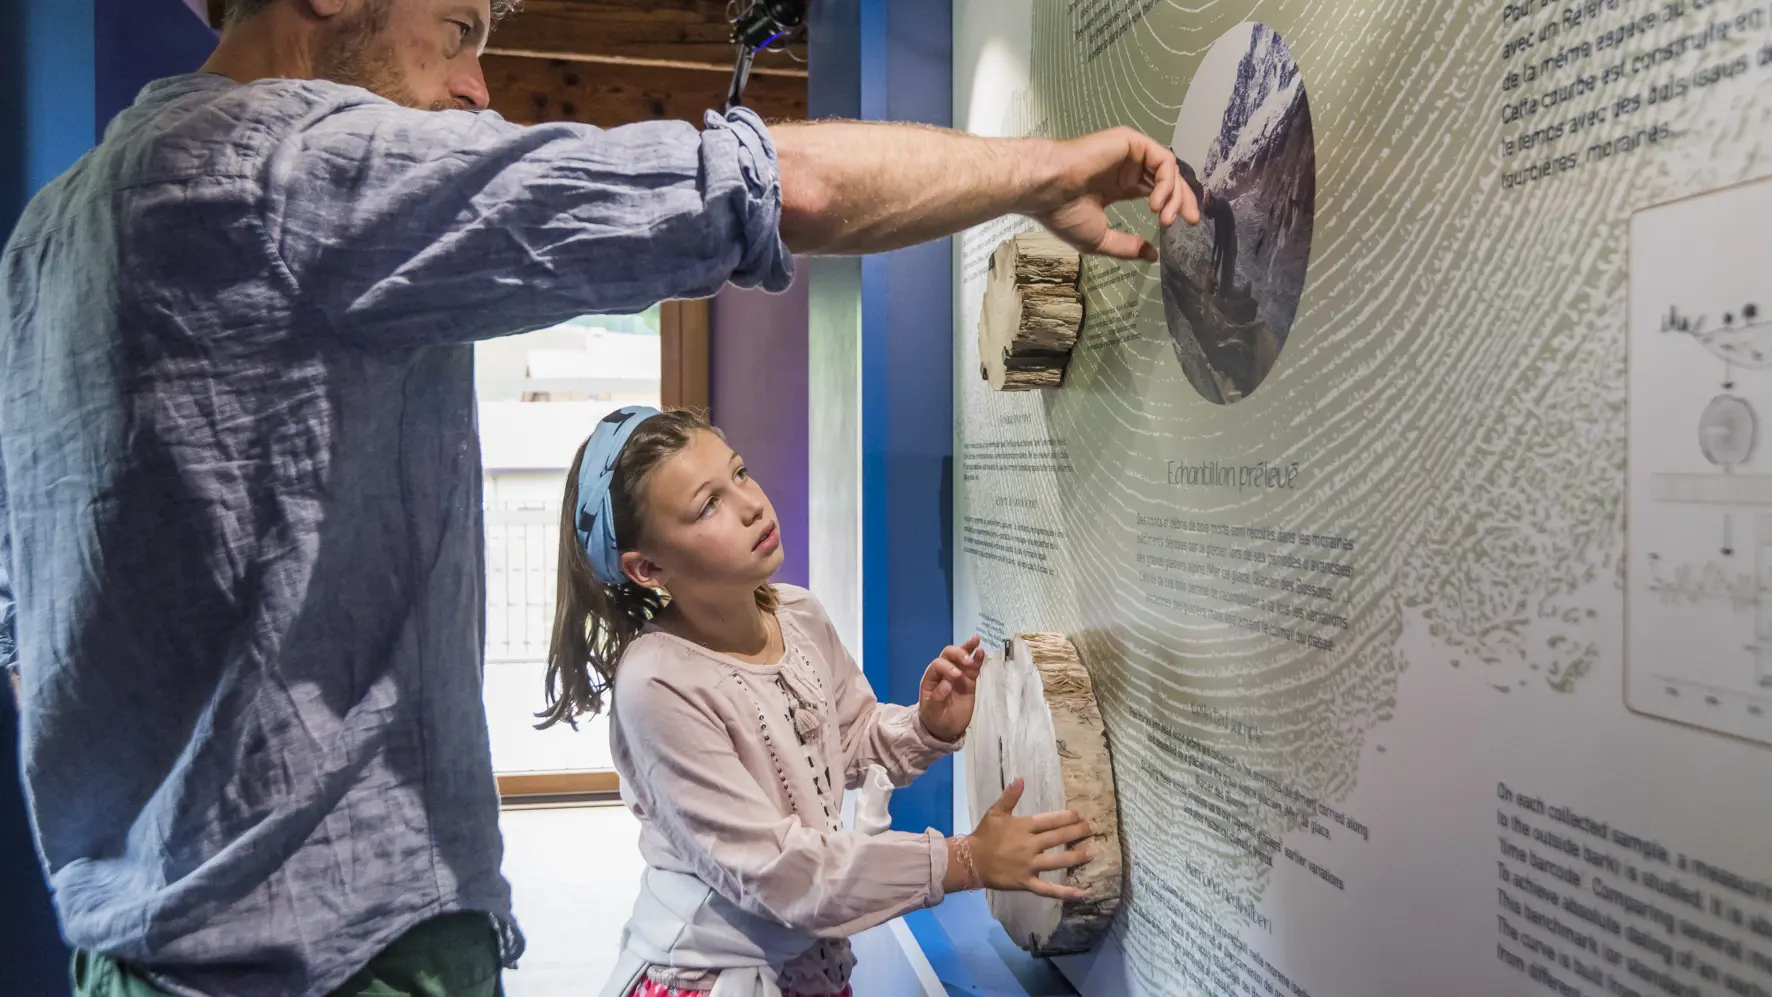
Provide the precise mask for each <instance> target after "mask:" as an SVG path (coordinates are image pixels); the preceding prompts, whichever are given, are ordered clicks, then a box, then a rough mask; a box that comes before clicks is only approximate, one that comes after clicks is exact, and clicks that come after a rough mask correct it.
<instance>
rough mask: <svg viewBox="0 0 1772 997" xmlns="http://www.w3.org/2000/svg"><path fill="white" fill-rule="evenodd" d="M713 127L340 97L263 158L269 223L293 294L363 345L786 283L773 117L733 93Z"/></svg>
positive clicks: (469, 336)
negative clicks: (565, 118)
mask: <svg viewBox="0 0 1772 997" xmlns="http://www.w3.org/2000/svg"><path fill="white" fill-rule="evenodd" d="M706 126H707V127H706V129H705V130H703V131H699V132H698V131H697V130H696V129H695V128H694V126H693V125H691V124H689V123H688V122H683V121H655V122H645V123H641V124H634V125H628V126H624V127H621V128H613V129H599V128H594V127H591V126H587V125H579V124H573V123H555V124H547V125H537V126H533V127H520V126H517V125H513V124H511V123H509V122H507V121H505V120H504V119H503V118H500V117H499V116H498V115H496V114H491V113H482V114H474V113H469V112H463V111H437V112H431V111H415V110H411V109H407V108H402V107H397V106H395V105H392V104H387V103H385V102H377V103H363V104H357V105H351V106H347V107H344V108H340V109H337V110H333V111H331V112H329V113H325V114H321V115H318V116H317V117H315V118H314V119H313V120H312V121H309V122H307V123H306V124H305V125H304V126H303V127H300V128H298V129H295V130H293V131H292V132H291V133H290V135H289V136H288V137H287V138H286V139H285V140H283V141H282V142H280V143H278V145H277V147H276V149H275V151H274V152H273V153H272V154H271V155H270V156H269V157H268V160H267V163H266V165H265V170H266V173H265V176H264V177H263V178H262V182H263V186H264V190H265V217H266V229H267V232H268V236H269V238H270V240H271V243H272V249H273V251H274V253H275V254H276V256H277V257H278V259H279V262H280V264H281V265H282V266H283V267H285V268H286V269H287V271H288V279H289V280H290V281H292V282H293V283H294V284H295V285H296V289H297V290H298V291H299V292H300V294H301V296H302V297H303V298H304V299H305V300H308V301H310V302H312V303H313V304H314V306H315V307H317V308H318V309H319V310H320V311H321V312H322V313H323V314H324V316H325V317H326V318H327V319H328V324H329V325H330V326H331V327H332V328H333V329H334V330H336V331H337V332H338V333H339V334H340V335H343V336H346V337H350V338H352V339H354V340H358V341H362V342H364V343H365V344H366V345H374V344H386V345H394V346H413V345H426V344H429V343H436V342H466V341H471V340H476V339H485V338H490V337H493V336H499V335H506V334H510V333H515V332H522V331H526V330H529V329H534V328H539V327H542V326H546V325H551V324H554V323H557V322H561V321H564V320H566V319H569V318H573V317H575V316H578V315H583V314H590V313H604V314H610V313H626V312H636V311H640V310H643V309H645V308H647V307H648V306H650V305H652V304H654V303H656V302H658V301H661V300H664V299H667V298H693V297H705V296H707V295H710V294H713V293H714V292H715V291H717V290H719V289H720V287H721V286H723V285H725V284H726V283H728V282H731V283H735V284H739V285H742V286H760V287H763V288H765V289H768V290H782V289H784V288H786V287H787V285H788V284H789V282H790V281H791V279H792V276H793V274H792V257H791V256H790V255H789V253H788V250H787V247H786V245H785V244H784V243H783V242H782V239H781V234H780V227H781V178H780V173H779V171H778V169H777V166H776V159H775V149H774V146H773V144H772V143H771V141H770V137H769V133H768V130H767V129H766V128H765V127H764V125H763V123H762V121H761V120H760V119H758V118H757V117H756V115H755V114H753V113H752V112H750V111H748V110H744V109H742V108H741V109H737V110H734V111H733V112H731V113H730V114H729V115H726V116H721V115H718V114H709V115H708V119H707V122H706Z"/></svg>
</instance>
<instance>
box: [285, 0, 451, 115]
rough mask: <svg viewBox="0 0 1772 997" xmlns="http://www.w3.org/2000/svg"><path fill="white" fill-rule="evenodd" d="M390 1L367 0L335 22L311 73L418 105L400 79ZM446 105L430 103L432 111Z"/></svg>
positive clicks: (394, 100) (415, 96)
mask: <svg viewBox="0 0 1772 997" xmlns="http://www.w3.org/2000/svg"><path fill="white" fill-rule="evenodd" d="M392 9H393V0H367V2H365V3H364V5H363V9H362V10H361V11H360V12H358V14H357V16H355V17H353V18H350V19H349V20H346V21H344V22H343V23H341V24H339V25H338V26H337V27H336V28H334V29H333V31H332V36H331V38H330V39H328V44H327V45H326V47H325V49H324V50H323V51H322V52H321V54H320V59H319V62H318V64H317V65H316V66H315V69H316V73H315V75H317V76H319V77H320V78H321V79H326V80H332V81H333V82H335V83H343V84H345V85H347V86H354V87H362V88H363V89H365V90H368V91H369V92H371V93H374V94H377V95H379V96H382V97H386V98H387V99H388V100H391V101H393V102H394V103H396V104H404V105H406V106H407V107H420V106H422V105H421V104H420V102H419V99H418V95H417V94H415V93H413V92H412V90H411V88H409V87H408V86H407V85H406V81H405V80H403V79H401V77H400V71H399V69H398V68H397V67H398V60H397V58H396V56H395V53H394V39H393V37H392V36H391V35H390V34H389V33H388V20H389V17H390V14H391V12H392ZM448 106H449V105H448V104H432V105H431V107H430V109H431V110H433V111H437V110H442V109H444V108H446V107H448Z"/></svg>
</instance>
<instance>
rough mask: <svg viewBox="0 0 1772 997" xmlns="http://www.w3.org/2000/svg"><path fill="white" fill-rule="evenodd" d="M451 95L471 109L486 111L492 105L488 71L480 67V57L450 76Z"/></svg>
mask: <svg viewBox="0 0 1772 997" xmlns="http://www.w3.org/2000/svg"><path fill="white" fill-rule="evenodd" d="M449 95H450V96H451V97H454V98H455V100H456V102H457V103H459V104H461V105H462V106H463V107H464V108H466V109H467V110H470V111H484V110H486V108H487V107H489V106H491V104H492V94H491V93H490V92H489V91H488V90H487V88H486V72H485V71H484V70H482V69H481V68H480V60H479V59H475V60H473V61H471V62H469V63H468V64H467V65H466V66H463V67H462V68H461V69H459V70H457V71H456V73H455V74H454V75H453V76H451V77H450V80H449Z"/></svg>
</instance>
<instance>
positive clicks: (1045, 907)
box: [966, 633, 1123, 955]
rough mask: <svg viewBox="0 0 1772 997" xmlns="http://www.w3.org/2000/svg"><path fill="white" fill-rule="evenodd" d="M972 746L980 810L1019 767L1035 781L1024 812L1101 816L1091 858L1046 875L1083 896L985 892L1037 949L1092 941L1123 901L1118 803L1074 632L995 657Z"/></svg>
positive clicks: (1017, 644)
mask: <svg viewBox="0 0 1772 997" xmlns="http://www.w3.org/2000/svg"><path fill="white" fill-rule="evenodd" d="M966 752H967V756H968V764H967V787H968V793H969V795H970V797H971V803H972V813H973V815H974V817H975V818H976V817H977V816H979V815H982V814H983V813H984V812H985V811H986V810H987V809H989V808H990V806H991V805H992V804H993V803H995V802H997V798H998V797H1000V796H1002V795H1003V788H1004V787H1005V786H1007V785H1008V784H1009V783H1010V782H1012V781H1014V780H1015V778H1016V777H1017V776H1019V777H1021V778H1023V779H1025V780H1026V782H1027V788H1026V790H1025V791H1024V793H1023V795H1022V798H1021V802H1020V803H1019V804H1018V805H1017V806H1016V808H1015V812H1016V813H1017V814H1019V815H1022V816H1029V815H1032V814H1037V813H1045V812H1047V811H1052V810H1075V811H1077V812H1078V813H1079V814H1082V815H1083V817H1084V818H1085V819H1087V820H1091V821H1094V822H1095V825H1096V834H1095V837H1094V838H1093V839H1091V840H1090V841H1089V842H1088V845H1089V848H1090V851H1091V852H1092V853H1093V858H1092V859H1091V860H1090V861H1089V863H1088V864H1087V865H1084V866H1082V867H1081V868H1078V869H1072V870H1070V871H1068V872H1052V873H1047V874H1045V878H1046V879H1048V880H1049V881H1051V882H1054V883H1062V884H1064V885H1067V886H1074V887H1077V888H1078V889H1081V890H1082V891H1083V893H1084V897H1083V899H1081V900H1077V901H1071V902H1065V901H1059V900H1051V899H1048V898H1046V897H1040V896H1036V895H1034V894H1031V893H999V892H997V891H995V890H991V891H988V892H987V899H988V901H989V903H990V910H991V914H992V915H993V916H995V917H996V918H997V920H998V921H1000V922H1002V924H1003V927H1004V929H1005V930H1006V931H1008V932H1009V937H1011V938H1013V939H1015V942H1016V944H1018V945H1020V946H1021V947H1022V948H1024V949H1026V950H1028V951H1029V952H1033V953H1034V954H1036V955H1067V954H1074V953H1078V952H1086V951H1088V950H1089V949H1091V948H1093V947H1094V945H1095V943H1096V942H1097V941H1099V940H1100V938H1101V936H1102V935H1103V934H1104V933H1105V932H1106V931H1107V929H1108V926H1109V925H1110V924H1111V923H1112V922H1113V919H1114V912H1115V911H1116V910H1118V909H1119V906H1120V895H1121V892H1122V888H1123V887H1122V880H1123V870H1122V860H1121V855H1120V808H1119V803H1118V801H1117V799H1116V797H1115V795H1114V769H1113V764H1112V761H1111V759H1110V757H1109V754H1108V742H1107V732H1106V729H1105V727H1104V726H1103V724H1102V720H1101V711H1100V710H1099V709H1098V708H1097V707H1096V703H1095V688H1094V685H1093V684H1092V683H1091V682H1090V680H1089V672H1088V671H1087V670H1086V669H1085V668H1084V667H1083V661H1082V658H1081V657H1079V656H1078V654H1077V649H1076V647H1075V646H1073V645H1072V644H1071V642H1070V640H1069V639H1068V638H1066V637H1065V636H1064V635H1063V634H1050V633H1030V634H1022V635H1020V636H1018V637H1015V638H1014V639H1012V640H1010V641H1009V642H1008V644H1007V646H1006V647H1005V648H1004V649H1003V651H1002V652H1001V653H999V654H991V655H988V656H987V658H986V661H985V664H984V667H983V668H982V669H981V670H980V672H979V682H978V691H977V702H976V706H975V707H974V710H973V720H972V728H971V730H970V731H969V732H968V734H967V747H966Z"/></svg>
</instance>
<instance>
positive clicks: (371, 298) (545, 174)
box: [0, 0, 1198, 997]
mask: <svg viewBox="0 0 1772 997" xmlns="http://www.w3.org/2000/svg"><path fill="white" fill-rule="evenodd" d="M515 3H516V0H230V3H229V20H228V25H227V28H226V30H225V31H224V33H223V36H222V40H221V44H220V46H219V48H218V49H217V51H216V53H215V55H214V56H213V58H212V59H211V60H210V62H209V63H208V64H207V65H206V66H205V67H204V71H203V72H200V73H196V74H192V75H188V76H182V77H176V78H173V79H168V80H162V81H160V82H157V83H155V84H153V85H151V86H149V87H148V88H147V89H146V90H145V91H144V92H143V93H142V95H141V97H140V98H139V99H138V101H137V103H136V104H135V106H134V107H133V108H131V109H130V110H128V111H126V112H124V113H123V114H122V115H121V116H120V117H119V118H118V119H117V120H116V122H115V123H114V124H113V125H112V126H111V128H110V130H109V132H108V133H107V135H106V138H105V141H104V142H103V144H101V145H100V146H99V147H98V148H97V149H95V150H93V151H92V152H91V153H89V154H88V155H87V156H85V157H84V158H83V159H82V160H81V161H80V162H79V163H77V164H76V165H75V166H74V167H73V168H72V169H71V170H69V171H68V172H67V173H66V174H65V175H63V176H62V177H60V178H59V179H57V180H56V181H55V182H54V183H52V184H50V185H49V186H48V187H47V188H46V189H45V190H44V191H43V192H42V193H41V194H40V195H39V196H38V197H37V198H36V199H35V200H34V201H33V202H32V203H31V205H30V207H29V208H28V209H27V211H26V212H25V215H24V217H23V218H22V220H21V221H20V223H19V225H18V227H17V229H16V230H15V232H14V234H13V236H12V239H11V240H10V242H9V243H8V245H7V246H6V249H5V255H4V270H3V272H0V365H3V366H0V369H3V370H4V379H3V380H0V499H3V500H4V510H0V511H4V513H5V515H4V517H0V525H4V527H5V529H3V530H0V569H3V570H0V614H3V615H0V660H3V661H4V664H5V665H6V666H7V667H8V668H9V669H11V670H13V671H14V672H15V682H16V683H17V685H18V692H19V697H20V704H21V715H22V741H23V743H22V755H23V759H24V780H25V784H26V788H27V792H28V794H29V797H30V801H31V809H32V815H33V821H34V824H35V828H36V832H37V839H38V843H39V847H40V849H41V852H42V857H43V860H44V864H45V868H46V869H47V871H48V875H49V878H50V882H51V885H52V887H53V890H54V894H55V900H56V904H57V908H58V912H59V914H60V917H61V922H62V927H63V931H64V933H65V934H66V936H67V938H68V940H69V941H70V943H71V944H73V945H74V946H76V947H77V949H78V950H79V951H78V954H77V956H76V959H75V966H74V976H75V981H74V982H75V986H76V989H77V990H78V991H79V992H81V993H82V994H118V995H121V994H131V995H148V994H202V995H220V994H250V995H264V997H286V995H287V997H314V995H320V994H326V993H334V992H339V993H345V992H349V993H371V992H373V993H382V994H386V993H445V992H446V993H453V994H491V993H493V992H495V990H496V988H497V985H498V976H499V967H500V966H501V964H509V963H510V962H511V961H512V960H514V958H515V957H516V955H517V954H518V951H519V950H520V948H521V941H520V936H519V935H518V934H517V931H516V928H515V925H514V923H513V922H512V920H511V916H510V895H509V888H508V886H507V884H506V883H505V881H504V879H503V877H502V876H501V875H500V873H499V862H500V858H501V844H500V839H499V833H498V798H497V793H496V790H495V786H494V782H493V775H492V767H491V759H490V752H489V747H488V739H487V731H486V722H485V717H484V714H483V712H482V706H481V655H482V648H483V634H482V621H481V614H482V608H483V605H484V602H483V594H482V591H481V585H482V570H481V538H482V532H481V529H482V527H481V518H480V517H481V496H480V458H479V453H478V450H477V435H476V431H475V422H474V419H475V416H474V386H473V353H472V347H471V344H472V342H473V341H475V340H478V339H484V338H488V337H492V336H500V335H506V334H511V333H517V332H522V331H525V330H530V329H535V328H540V327H545V326H548V325H551V324H554V323H558V322H560V321H563V320H565V319H568V318H571V317H574V316H577V315H582V314H585V313H595V312H632V311H637V310H640V309H643V308H645V307H647V306H649V305H651V304H653V303H655V302H657V301H659V300H661V299H665V298H674V297H694V296H704V295H708V294H712V293H713V292H715V291H716V290H718V289H719V288H720V287H721V286H722V285H724V284H726V283H728V282H731V283H735V284H740V285H745V286H762V287H764V288H768V289H771V290H780V289H782V288H785V287H786V286H787V284H788V282H789V279H790V276H791V270H792V260H791V257H790V253H866V252H878V251H883V250H889V249H893V248H896V247H900V246H906V245H910V244H913V243H916V242H919V241H923V240H927V239H931V238H937V237H940V236H943V235H947V234H950V233H953V232H956V231H959V230H961V229H963V228H966V227H968V226H971V225H975V224H978V223H980V222H983V221H985V220H987V219H990V218H993V217H996V216H999V215H1002V214H1007V213H1021V214H1025V215H1029V216H1032V217H1034V218H1037V219H1039V220H1040V221H1041V222H1042V223H1044V224H1045V225H1047V226H1048V227H1050V228H1052V229H1053V230H1054V231H1055V232H1057V233H1058V234H1059V235H1060V236H1062V237H1064V238H1065V239H1067V240H1069V241H1070V242H1072V243H1074V244H1075V245H1077V246H1078V247H1079V248H1081V249H1084V250H1086V251H1089V252H1101V253H1108V254H1112V255H1116V256H1122V257H1128V258H1142V259H1145V260H1154V259H1155V251H1154V250H1153V249H1152V248H1151V247H1150V246H1149V245H1148V244H1147V243H1146V242H1145V241H1144V240H1143V239H1141V238H1138V237H1136V236H1134V235H1131V234H1128V233H1123V232H1116V231H1113V230H1111V229H1110V228H1109V227H1108V225H1107V218H1106V215H1105V213H1104V211H1103V208H1104V207H1105V206H1106V205H1108V204H1110V203H1113V202H1115V201H1119V200H1122V199H1127V198H1132V197H1148V199H1149V203H1150V206H1151V208H1152V210H1153V211H1155V212H1157V213H1158V216H1159V220H1160V222H1161V223H1162V224H1169V223H1171V222H1173V221H1174V220H1175V218H1176V217H1177V216H1178V215H1185V216H1186V217H1187V219H1188V220H1189V221H1197V220H1198V217H1197V210H1196V208H1195V206H1194V204H1193V201H1192V198H1191V197H1190V195H1189V193H1188V191H1187V188H1186V187H1185V185H1182V184H1180V183H1178V182H1177V180H1176V173H1175V160H1174V157H1173V156H1171V155H1170V154H1169V153H1168V151H1167V150H1166V149H1165V148H1164V147H1163V146H1162V145H1160V144H1158V143H1156V142H1152V141H1151V140H1150V139H1148V138H1147V137H1145V136H1144V135H1141V134H1138V133H1135V132H1132V131H1129V130H1126V129H1118V130H1115V131H1110V132H1103V133H1098V134H1095V135H1090V136H1085V137H1083V138H1079V139H1075V140H1071V141H1068V142H1053V141H1047V140H1038V139H1028V140H987V139H980V138H975V137H972V136H967V135H962V134H957V133H953V132H947V131H942V130H939V129H932V128H922V127H915V126H898V125H880V124H862V123H854V122H832V123H820V124H783V125H777V126H774V127H765V126H764V124H763V123H762V122H761V121H759V120H758V119H757V118H756V117H755V116H754V115H752V114H751V113H750V112H748V111H743V110H739V111H734V112H733V113H731V114H729V115H726V116H724V117H722V116H719V115H709V117H708V120H707V123H706V125H707V127H706V130H705V131H700V132H698V131H697V130H696V129H695V128H693V127H692V126H690V125H689V124H687V123H683V122H652V123H647V124H640V125H633V126H629V127H625V128H618V129H612V130H607V131H604V130H599V129H596V128H591V127H586V126H582V125H574V124H551V125H543V126H537V127H530V128H522V127H517V126H514V125H511V124H509V123H507V122H505V121H504V120H502V119H501V118H499V117H498V116H497V115H494V114H491V113H479V112H482V111H483V110H484V108H485V107H486V104H487V92H486V84H485V80H484V78H483V76H482V73H481V69H480V65H479V56H480V53H481V51H482V50H483V48H484V47H485V44H486V41H487V36H488V34H489V33H490V31H491V28H492V26H493V24H494V22H495V20H496V19H497V18H498V17H500V16H502V15H503V14H506V13H508V12H509V10H510V8H512V7H514V6H515ZM439 981H441V982H439Z"/></svg>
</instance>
